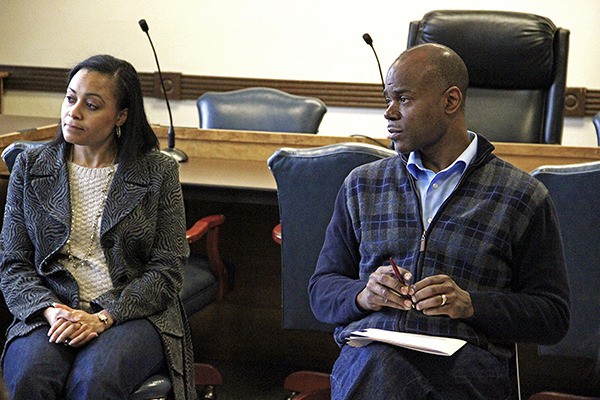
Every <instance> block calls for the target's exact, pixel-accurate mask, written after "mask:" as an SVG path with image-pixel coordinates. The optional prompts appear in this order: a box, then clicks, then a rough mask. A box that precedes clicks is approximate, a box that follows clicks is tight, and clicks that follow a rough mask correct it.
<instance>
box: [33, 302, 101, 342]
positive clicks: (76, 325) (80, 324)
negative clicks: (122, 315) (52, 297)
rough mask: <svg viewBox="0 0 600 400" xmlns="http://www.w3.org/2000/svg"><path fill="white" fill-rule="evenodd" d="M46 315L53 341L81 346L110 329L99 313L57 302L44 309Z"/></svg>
mask: <svg viewBox="0 0 600 400" xmlns="http://www.w3.org/2000/svg"><path fill="white" fill-rule="evenodd" d="M44 317H45V318H46V320H47V321H48V323H49V324H50V329H49V330H48V336H49V341H50V342H51V343H59V344H64V345H66V346H71V347H81V346H84V345H86V344H87V343H89V342H90V341H91V340H92V339H94V338H96V337H98V335H99V334H100V333H102V332H104V331H105V330H106V329H108V325H107V324H106V323H103V322H102V321H101V319H100V318H99V317H98V315H97V314H90V313H88V312H86V311H83V310H78V309H74V308H71V307H68V306H66V305H64V304H58V303H55V304H54V305H53V307H48V308H46V310H44Z"/></svg>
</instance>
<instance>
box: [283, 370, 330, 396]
mask: <svg viewBox="0 0 600 400" xmlns="http://www.w3.org/2000/svg"><path fill="white" fill-rule="evenodd" d="M283 388H284V389H285V390H288V391H290V392H296V393H305V392H314V391H320V390H331V382H330V380H329V374H326V373H324V372H316V371H297V372H293V373H291V374H289V375H288V376H287V377H286V378H285V381H284V382H283Z"/></svg>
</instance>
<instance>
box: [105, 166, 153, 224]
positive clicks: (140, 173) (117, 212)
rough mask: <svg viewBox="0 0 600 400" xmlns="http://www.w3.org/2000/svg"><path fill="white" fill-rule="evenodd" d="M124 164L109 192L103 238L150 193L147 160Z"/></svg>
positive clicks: (118, 170)
mask: <svg viewBox="0 0 600 400" xmlns="http://www.w3.org/2000/svg"><path fill="white" fill-rule="evenodd" d="M122 164H123V165H121V164H119V167H118V169H117V173H116V174H115V178H114V180H113V183H112V185H111V188H110V190H109V192H108V198H107V199H106V206H105V208H104V214H103V215H102V223H101V225H100V235H101V236H102V235H104V234H105V233H106V232H107V231H109V230H110V229H112V228H113V227H114V226H115V225H116V224H118V223H119V222H120V221H121V220H123V218H125V217H126V216H127V215H128V214H129V213H131V211H132V210H133V209H135V208H136V207H137V206H138V204H140V203H141V202H142V201H143V200H144V197H145V196H146V193H147V192H148V187H149V184H150V183H149V182H150V180H149V172H148V166H147V165H146V162H145V160H144V159H137V160H134V161H130V162H125V163H122Z"/></svg>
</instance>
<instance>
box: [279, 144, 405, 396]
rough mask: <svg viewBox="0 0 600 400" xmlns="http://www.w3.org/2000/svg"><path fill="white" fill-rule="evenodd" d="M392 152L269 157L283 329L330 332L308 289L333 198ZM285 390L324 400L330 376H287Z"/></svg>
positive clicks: (350, 147)
mask: <svg viewBox="0 0 600 400" xmlns="http://www.w3.org/2000/svg"><path fill="white" fill-rule="evenodd" d="M396 154H397V153H396V152H395V151H392V150H390V149H386V148H384V147H378V146H374V145H371V144H364V143H343V144H334V145H329V146H323V147H318V148H308V149H291V148H283V149H279V150H277V151H276V152H275V153H274V154H273V155H272V156H271V157H270V158H269V160H268V165H269V168H270V169H271V172H272V173H273V176H274V177H275V181H276V183H277V195H278V202H279V216H280V225H278V227H276V229H275V230H274V234H273V235H274V239H275V241H276V242H279V243H280V244H281V263H282V267H281V268H282V270H281V274H282V301H283V305H282V310H283V327H284V328H285V329H296V330H308V331H325V332H328V331H333V326H331V325H329V324H324V323H322V322H319V321H318V320H317V319H316V318H315V317H314V315H313V313H312V310H311V308H310V303H309V299H308V289H307V288H308V281H309V279H310V277H311V275H312V273H313V271H314V268H315V266H316V263H317V258H318V257H319V253H320V251H321V247H322V246H323V241H324V240H325V230H326V228H327V225H328V224H329V220H330V219H331V215H332V214H333V205H334V202H335V198H336V196H337V193H338V190H339V188H340V187H341V185H342V182H343V180H344V178H345V177H346V176H347V175H348V173H349V172H350V171H351V170H352V169H354V168H355V167H357V166H359V165H362V164H365V163H368V162H372V161H376V160H379V159H383V158H386V157H390V156H394V155H396ZM332 340H333V339H332ZM284 388H286V389H287V390H289V391H290V392H293V393H304V394H303V395H306V396H308V394H312V395H314V396H315V397H312V398H315V399H317V398H326V397H328V390H329V376H328V374H326V373H323V372H320V373H317V372H307V371H299V372H296V373H293V374H292V375H290V376H288V378H287V379H286V381H285V382H284ZM320 396H326V397H320ZM306 398H307V399H309V398H311V397H306Z"/></svg>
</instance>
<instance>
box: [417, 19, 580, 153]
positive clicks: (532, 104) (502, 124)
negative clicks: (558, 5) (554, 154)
mask: <svg viewBox="0 0 600 400" xmlns="http://www.w3.org/2000/svg"><path fill="white" fill-rule="evenodd" d="M423 43H440V44H443V45H446V46H448V47H450V48H451V49H453V50H454V51H456V53H458V55H459V56H460V57H461V58H462V59H463V60H464V62H465V64H466V65H467V68H468V70H469V81H470V83H469V90H468V91H467V101H466V114H467V123H468V128H469V129H471V130H473V131H475V132H477V133H480V134H482V135H483V136H485V137H486V138H488V139H489V140H491V141H499V142H522V143H547V144H560V143H561V139H562V130H563V115H564V95H565V84H566V75H567V57H568V50H569V31H568V30H566V29H562V28H556V27H555V26H554V24H553V23H552V21H550V20H549V19H547V18H544V17H540V16H537V15H533V14H525V13H516V12H507V11H461V10H452V11H432V12H429V13H427V14H425V16H424V17H423V19H421V20H420V21H413V22H411V23H410V28H409V34H408V47H413V46H415V45H418V44H423Z"/></svg>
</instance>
